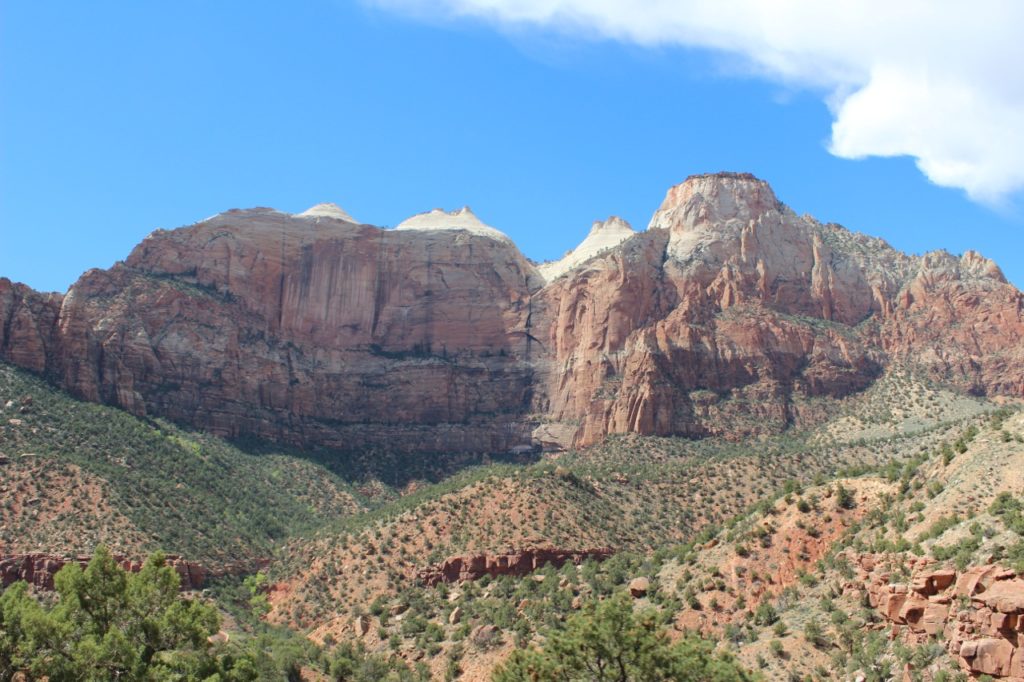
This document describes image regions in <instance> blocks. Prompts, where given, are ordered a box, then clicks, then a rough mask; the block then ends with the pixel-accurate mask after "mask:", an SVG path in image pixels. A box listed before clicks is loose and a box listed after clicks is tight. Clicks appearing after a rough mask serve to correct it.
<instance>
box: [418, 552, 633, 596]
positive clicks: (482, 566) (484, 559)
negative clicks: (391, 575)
mask: <svg viewBox="0 0 1024 682" xmlns="http://www.w3.org/2000/svg"><path fill="white" fill-rule="evenodd" d="M612 554H613V550H612V549H611V548H608V547H599V548H596V549H558V548H555V547H532V548H526V549H520V550H516V551H512V552H509V553H507V554H474V555H466V556H453V557H448V558H447V559H445V561H444V562H443V563H441V564H440V565H438V566H431V567H429V568H426V569H423V570H422V571H420V573H419V579H420V581H421V582H422V583H423V584H424V585H427V586H432V585H437V584H439V583H456V582H460V581H463V580H477V579H479V578H482V577H484V576H485V575H489V576H491V577H492V578H496V577H498V576H499V575H512V576H524V575H527V574H528V573H531V572H532V571H535V570H536V569H538V568H542V567H544V566H554V567H555V568H561V567H562V566H564V565H565V564H566V563H569V562H572V563H574V564H577V565H578V564H581V563H583V562H584V561H586V560H587V559H594V560H595V561H603V560H605V559H607V558H608V557H610V556H611V555H612Z"/></svg>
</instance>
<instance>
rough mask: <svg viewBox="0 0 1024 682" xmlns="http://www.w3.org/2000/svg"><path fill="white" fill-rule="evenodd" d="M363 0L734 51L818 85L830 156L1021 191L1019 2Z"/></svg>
mask: <svg viewBox="0 0 1024 682" xmlns="http://www.w3.org/2000/svg"><path fill="white" fill-rule="evenodd" d="M371 1H373V2H375V3H376V4H377V5H379V6H383V7H386V8H389V9H392V10H396V11H402V12H407V13H412V14H415V15H418V16H421V17H428V18H431V19H437V18H447V17H473V18H478V19H482V20H485V21H488V22H492V23H494V24H498V25H520V26H530V25H534V26H539V27H545V28H550V29H555V30H558V31H565V32H569V33H572V34H575V35H582V36H585V37H590V38H597V39H613V40H618V41H623V42H630V43H636V44H640V45H649V46H655V45H680V46H689V47H698V48H707V49H712V50H718V51H723V52H727V53H731V54H735V55H739V56H741V57H742V58H744V59H745V60H746V62H747V63H749V65H750V66H751V68H752V69H754V70H755V71H756V73H758V74H759V75H761V76H764V77H767V78H770V79H774V80H778V81H782V82H785V83H787V84H790V85H796V86H806V87H813V88H815V89H820V90H822V91H824V92H825V93H826V101H827V102H828V104H829V106H830V108H831V110H832V111H833V113H834V116H835V120H834V122H833V126H832V144H831V151H832V153H834V154H836V155H838V156H841V157H845V158H861V157H866V156H900V155H909V156H912V157H914V158H915V159H916V160H917V165H918V167H919V168H920V169H921V171H922V172H923V173H924V174H925V175H927V176H928V177H929V178H930V179H931V180H932V181H933V182H935V183H937V184H939V185H943V186H946V187H959V188H963V189H964V190H966V191H967V193H968V194H969V195H970V196H971V197H972V198H974V199H976V200H979V201H983V202H986V203H997V202H999V201H1000V200H1001V199H1004V198H1005V197H1007V195H1009V194H1011V193H1013V192H1016V191H1019V190H1021V189H1024V39H1022V38H1021V32H1022V30H1024V2H1020V0H973V1H972V2H966V1H964V0H957V1H954V0H773V1H769V0H371Z"/></svg>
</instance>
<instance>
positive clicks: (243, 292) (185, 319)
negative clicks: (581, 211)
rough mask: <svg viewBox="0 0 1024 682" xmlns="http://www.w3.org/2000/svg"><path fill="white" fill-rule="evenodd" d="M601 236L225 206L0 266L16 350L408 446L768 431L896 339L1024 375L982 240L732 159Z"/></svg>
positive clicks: (94, 382) (867, 365) (331, 439)
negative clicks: (848, 208)
mask: <svg viewBox="0 0 1024 682" xmlns="http://www.w3.org/2000/svg"><path fill="white" fill-rule="evenodd" d="M595 235H596V236H595ZM592 236H594V239H593V240H592V239H591V237H588V241H594V243H598V242H600V244H599V246H600V248H597V249H591V248H589V247H588V248H586V249H582V251H580V258H579V259H572V262H571V263H570V262H568V261H567V262H566V263H563V265H567V266H568V267H565V268H563V269H562V271H561V272H559V273H558V274H559V275H560V276H557V277H552V279H551V281H549V282H547V283H545V278H544V276H543V275H542V274H541V273H540V272H538V269H537V268H535V267H534V266H533V265H532V264H531V263H530V262H529V261H528V260H527V259H526V258H524V257H523V255H522V254H521V253H520V252H519V251H518V250H517V249H516V247H515V246H514V245H513V244H512V243H511V241H510V240H508V238H507V237H506V236H505V235H503V234H502V233H500V232H498V231H497V230H494V229H493V228H491V227H489V226H487V225H485V224H484V223H482V222H481V221H480V220H479V219H477V218H476V216H474V215H473V214H472V213H471V212H470V211H469V210H468V209H463V210H460V211H456V212H452V213H448V212H444V211H432V212H429V213H426V214H421V215H419V216H415V217H413V218H411V219H410V220H408V221H406V222H405V223H403V224H402V225H400V226H399V228H398V229H395V230H385V229H380V228H376V227H372V226H369V225H357V224H355V223H354V222H353V221H352V219H351V217H350V216H349V215H348V214H347V213H345V212H344V211H343V210H342V209H340V208H338V207H336V206H333V205H320V206H316V207H314V208H312V209H310V210H309V211H306V212H304V213H302V214H299V215H289V214H285V213H279V212H277V211H273V210H270V209H251V210H245V211H237V210H236V211H229V212H227V213H224V214H221V215H218V216H215V217H213V218H210V219H207V220H205V221H202V222H200V223H197V224H195V225H192V226H189V227H185V228H181V229H178V230H173V231H164V230H158V231H156V232H154V233H153V234H151V235H150V236H149V237H147V238H146V239H145V240H144V241H143V242H142V243H141V244H140V245H139V246H138V247H136V248H135V249H134V251H133V252H132V253H131V255H130V256H129V257H128V259H127V260H126V261H125V262H124V263H118V264H117V265H115V266H114V267H113V268H111V269H109V270H105V271H104V270H90V271H89V272H87V273H85V274H84V275H83V276H82V277H81V278H80V279H79V280H78V281H77V282H76V283H75V284H74V285H73V286H72V287H71V288H70V289H69V291H68V292H67V293H66V294H65V295H63V296H61V295H58V294H40V293H37V292H34V291H32V290H30V289H28V288H27V287H24V286H22V285H19V284H13V283H11V282H10V281H8V280H3V279H0V359H2V360H4V361H6V362H10V363H13V364H16V365H18V366H21V367H24V368H26V369H29V370H31V371H33V372H36V373H39V374H42V375H44V376H46V377H47V378H48V379H49V380H51V381H52V382H54V383H55V384H57V385H59V386H61V387H63V388H65V389H66V390H68V391H70V392H71V393H73V394H74V395H76V396H78V397H80V398H83V399H87V400H92V401H99V402H103V403H108V404H113V405H118V406H120V407H122V408H124V409H126V410H129V411H131V412H133V413H135V414H139V415H142V414H151V415H160V416H163V417H167V418H170V419H173V420H175V421H178V422H182V423H186V424H189V425H192V426H195V427H198V428H202V429H205V430H208V431H211V432H213V433H216V434H219V435H224V436H243V435H253V436H257V437H261V438H269V439H273V440H277V441H282V442H287V443H293V444H297V445H301V446H325V447H331V448H339V449H353V448H372V447H386V448H388V449H390V450H398V451H407V452H507V451H509V450H510V449H511V448H513V447H515V446H519V445H527V444H530V443H531V440H532V434H534V433H535V432H536V433H537V438H538V440H540V441H543V444H544V446H545V447H550V448H556V449H557V448H566V447H572V446H581V445H587V444H591V443H594V442H597V441H599V440H601V439H602V438H604V437H605V436H606V435H608V434H610V433H629V432H635V433H640V434H647V435H653V434H657V435H670V434H677V435H688V436H696V437H699V436H704V435H711V434H721V435H726V436H730V437H742V436H745V435H750V434H755V433H764V432H773V431H778V430H781V429H784V428H786V427H787V426H789V425H791V424H794V423H802V422H807V421H810V420H813V419H815V418H816V413H815V408H814V407H813V405H815V404H820V401H817V403H816V402H815V401H813V400H808V399H810V398H821V397H831V398H842V397H844V396H847V395H849V394H851V393H853V392H856V391H860V390H862V389H864V388H865V387H867V386H868V385H870V384H871V382H872V381H874V380H875V378H876V377H877V376H879V374H880V373H882V372H883V371H884V370H885V368H886V367H887V366H888V365H890V364H892V363H913V364H915V365H917V366H918V367H919V368H920V369H921V370H922V371H925V372H927V373H929V374H930V375H931V376H932V377H933V378H935V379H937V380H940V381H943V382H946V383H950V384H954V385H957V386H959V387H961V388H963V389H964V390H969V391H972V392H974V393H977V394H990V393H999V394H1008V395H1018V396H1019V395H1022V394H1024V349H1022V348H1021V346H1020V344H1019V342H1018V340H1019V339H1020V338H1021V336H1022V335H1024V298H1022V295H1021V293H1020V292H1019V291H1018V290H1017V289H1016V288H1014V287H1013V286H1012V285H1010V284H1008V283H1007V282H1006V280H1005V278H1004V277H1003V276H1002V273H1001V272H1000V271H999V269H998V267H996V266H995V264H994V263H992V262H991V261H988V260H986V259H984V258H982V257H980V256H978V255H977V254H974V253H972V252H968V253H967V254H964V255H963V256H961V257H954V256H951V255H949V254H945V253H933V254H928V255H926V256H923V257H911V256H907V255H904V254H901V253H899V252H897V251H896V250H894V249H892V248H891V247H889V246H888V245H887V244H885V243H884V242H882V241H881V240H878V239H872V238H868V237H864V236H862V235H856V234H852V233H850V232H848V231H847V230H845V229H843V228H842V227H839V226H836V225H828V224H821V223H818V222H816V221H815V220H813V219H811V218H808V217H804V216H798V215H797V214H795V213H794V212H793V211H792V210H790V209H789V208H787V207H786V206H784V205H783V204H781V203H780V202H779V201H778V199H777V198H776V197H775V195H774V193H773V192H772V190H771V188H770V187H768V185H767V184H766V183H764V182H763V181H760V180H758V179H756V178H754V177H753V176H749V175H742V174H728V173H724V174H714V175H703V176H696V177H693V178H690V179H688V180H687V181H686V182H684V183H682V184H681V185H678V186H677V187H673V188H672V189H671V190H669V192H668V194H667V195H666V198H665V200H664V202H663V203H662V205H661V207H660V208H659V209H658V211H657V212H656V213H655V214H654V217H653V219H652V220H651V224H650V227H649V228H648V229H647V230H646V231H644V232H640V233H635V234H634V233H633V232H632V230H631V229H630V228H629V227H628V226H626V225H625V224H624V223H620V222H617V221H614V220H612V221H609V222H608V223H602V224H600V225H597V226H595V231H594V233H592ZM585 244H587V242H584V245H585ZM582 246H583V245H581V248H582ZM549 274H550V273H549Z"/></svg>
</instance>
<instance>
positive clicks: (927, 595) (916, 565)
mask: <svg viewBox="0 0 1024 682" xmlns="http://www.w3.org/2000/svg"><path fill="white" fill-rule="evenodd" d="M847 557H848V558H849V559H850V560H851V563H852V564H853V565H854V566H855V567H856V568H857V574H856V575H855V577H854V579H853V580H851V581H850V582H848V583H847V585H846V586H845V587H844V590H845V591H851V590H855V591H858V592H863V593H864V594H865V595H866V597H867V600H868V603H869V604H870V605H871V606H872V607H874V608H875V609H876V610H877V611H878V612H879V613H881V615H882V616H883V617H884V618H885V619H886V620H888V621H889V622H890V623H893V624H895V625H897V626H901V627H903V628H904V631H903V632H902V633H900V634H901V635H902V637H903V639H904V640H906V641H908V642H910V643H915V644H921V643H924V642H927V641H929V640H930V639H931V638H933V637H936V636H939V637H940V639H941V641H944V642H945V645H946V649H947V651H948V652H949V653H950V654H951V655H953V656H955V657H957V660H958V661H959V663H960V667H962V668H963V669H964V670H966V671H968V672H969V673H971V674H972V676H974V675H990V676H992V677H997V678H1007V679H1009V680H1017V679H1022V678H1024V647H1022V644H1024V579H1022V578H1021V577H1018V576H1017V574H1016V573H1015V572H1014V571H1011V570H1008V569H1005V568H1001V567H999V566H994V565H985V566H974V567H971V568H968V569H967V570H965V571H963V572H962V573H960V574H959V575H958V574H957V573H956V571H954V570H952V569H949V568H937V567H936V566H935V565H934V560H932V559H928V558H917V557H904V559H905V561H906V563H907V565H908V566H909V567H910V569H911V570H912V571H913V576H912V579H911V582H910V583H909V584H907V583H894V582H892V581H891V578H892V575H891V573H890V572H889V571H888V570H887V569H886V567H885V566H886V564H885V558H886V557H885V556H883V555H870V554H868V555H856V554H848V555H847Z"/></svg>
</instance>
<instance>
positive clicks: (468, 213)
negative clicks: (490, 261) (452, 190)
mask: <svg viewBox="0 0 1024 682" xmlns="http://www.w3.org/2000/svg"><path fill="white" fill-rule="evenodd" d="M395 229H396V230H428V231H431V230H463V231H465V232H469V233H471V234H476V235H480V236H481V237H489V238H491V239H495V240H497V241H499V242H505V243H507V244H511V243H512V240H511V239H509V238H508V237H507V236H505V233H503V232H501V231H500V230H496V229H494V228H493V227H491V226H490V225H487V224H485V223H484V222H482V221H481V220H480V219H479V218H477V217H476V214H474V213H473V211H472V210H470V208H469V206H463V207H462V208H460V209H459V210H457V211H444V210H441V209H440V208H435V209H434V210H432V211H427V212H426V213H417V214H416V215H414V216H412V217H411V218H406V219H405V220H403V221H402V222H401V223H399V224H398V227H396V228H395Z"/></svg>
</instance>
